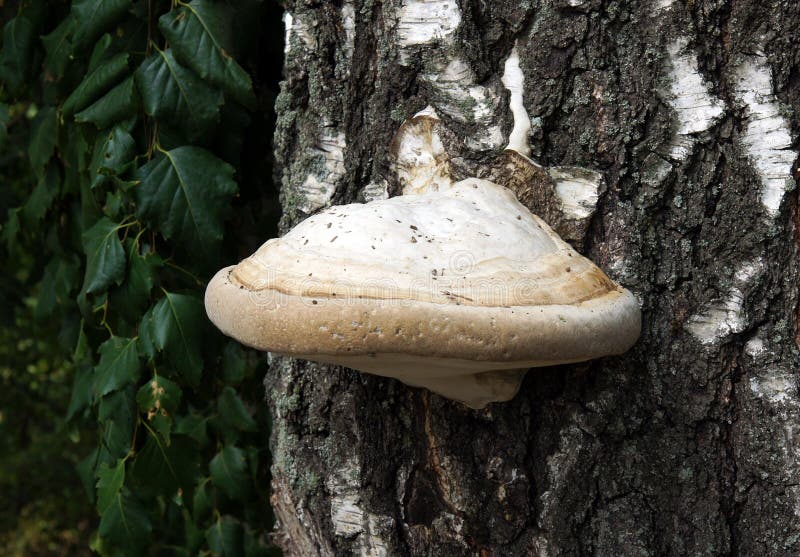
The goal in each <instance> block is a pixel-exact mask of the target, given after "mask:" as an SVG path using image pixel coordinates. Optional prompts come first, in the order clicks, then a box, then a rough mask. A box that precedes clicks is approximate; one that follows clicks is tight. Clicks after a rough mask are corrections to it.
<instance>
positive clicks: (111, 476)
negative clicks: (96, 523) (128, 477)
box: [97, 459, 125, 514]
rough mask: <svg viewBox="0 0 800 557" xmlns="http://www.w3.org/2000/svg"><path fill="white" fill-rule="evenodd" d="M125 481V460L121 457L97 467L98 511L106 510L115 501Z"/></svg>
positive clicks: (101, 512)
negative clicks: (111, 463) (112, 464)
mask: <svg viewBox="0 0 800 557" xmlns="http://www.w3.org/2000/svg"><path fill="white" fill-rule="evenodd" d="M123 483H125V460H124V459H120V460H118V461H117V462H116V464H114V466H109V465H108V464H107V463H105V462H104V463H102V464H101V465H100V466H98V467H97V511H98V512H99V513H100V514H103V513H104V512H106V509H107V508H108V506H109V505H110V504H111V503H113V502H114V500H115V499H116V497H117V495H119V492H120V491H121V490H122V484H123Z"/></svg>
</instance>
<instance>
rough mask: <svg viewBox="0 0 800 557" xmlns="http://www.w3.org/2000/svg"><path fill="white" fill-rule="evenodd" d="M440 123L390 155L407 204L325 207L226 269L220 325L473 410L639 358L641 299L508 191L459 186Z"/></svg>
mask: <svg viewBox="0 0 800 557" xmlns="http://www.w3.org/2000/svg"><path fill="white" fill-rule="evenodd" d="M435 124H436V118H435V117H433V116H430V115H419V116H417V117H415V118H413V119H412V120H410V121H409V122H407V123H406V124H404V126H403V127H402V128H401V130H400V131H399V132H398V136H397V137H396V138H395V141H394V142H393V146H392V149H393V153H394V167H395V169H396V171H397V173H398V178H399V182H400V184H401V185H402V186H403V195H401V196H397V197H392V198H389V199H382V200H376V201H371V202H369V203H364V204H351V205H340V206H333V207H330V208H328V209H326V210H324V211H321V212H319V213H317V214H315V215H312V216H310V217H308V218H307V219H306V220H304V221H303V222H301V223H299V224H298V225H297V226H295V227H294V228H293V229H292V230H291V231H289V232H288V233H287V234H286V235H285V236H283V237H282V238H278V239H272V240H269V241H268V242H266V243H265V244H264V245H262V246H261V248H259V249H258V250H257V251H256V252H255V253H254V254H253V255H252V256H250V257H248V258H247V259H245V260H244V261H242V262H240V263H239V264H238V265H235V266H232V267H227V268H225V269H222V270H221V271H219V272H218V273H217V274H216V276H214V278H213V279H212V280H211V282H210V284H209V285H208V288H207V290H206V299H205V303H206V310H207V312H208V315H209V317H210V318H211V320H212V321H213V322H214V324H215V325H216V326H217V327H218V328H219V329H220V330H221V331H222V332H224V333H225V334H227V335H229V336H232V337H233V338H235V339H237V340H239V341H240V342H242V343H244V344H247V345H249V346H252V347H255V348H259V349H262V350H268V351H270V352H275V353H279V354H284V355H290V356H295V357H299V358H305V359H308V360H313V361H317V362H322V363H330V364H339V365H344V366H347V367H350V368H353V369H356V370H360V371H363V372H367V373H372V374H376V375H382V376H388V377H394V378H397V379H399V380H401V381H403V382H404V383H407V384H409V385H412V386H417V387H425V388H427V389H429V390H431V391H434V392H436V393H439V394H441V395H443V396H445V397H448V398H451V399H455V400H458V401H461V402H463V403H464V404H466V405H468V406H470V407H473V408H482V407H484V406H485V405H486V404H487V403H489V402H494V401H504V400H509V399H511V398H512V397H513V396H514V395H515V394H516V392H517V390H518V389H519V386H520V384H521V382H522V379H523V376H524V373H525V371H526V370H527V369H528V368H530V367H537V366H549V365H554V364H563V363H572V362H579V361H584V360H589V359H592V358H597V357H600V356H606V355H611V354H619V353H622V352H624V351H625V350H627V349H628V348H630V347H631V345H632V344H633V343H634V342H635V341H636V339H637V337H638V336H639V331H640V312H639V306H638V303H637V301H636V299H635V298H634V296H633V295H632V294H631V293H630V292H628V291H627V290H625V289H623V288H621V287H620V286H618V285H617V284H615V283H614V282H613V281H611V279H609V278H608V277H607V276H606V275H605V274H604V273H603V272H602V271H601V270H600V269H599V268H598V267H596V266H595V265H594V264H593V263H592V262H591V261H589V260H588V259H586V258H585V257H583V256H581V255H580V254H579V253H577V252H576V251H575V250H574V249H573V248H572V247H571V246H570V245H569V244H567V243H566V242H565V241H563V240H562V239H561V238H560V237H559V236H558V235H557V234H556V233H555V232H554V231H553V230H552V229H551V228H550V227H549V226H548V225H547V224H546V223H545V222H544V221H543V220H542V219H540V218H539V217H537V216H536V215H534V214H532V213H531V212H530V211H529V210H528V209H526V207H525V206H523V205H522V204H521V203H520V202H519V201H518V200H517V198H516V196H515V195H514V193H513V192H512V191H511V190H510V189H509V188H506V187H505V186H504V185H501V184H498V183H495V182H493V181H489V180H486V179H481V178H474V177H473V178H467V179H464V180H459V181H453V180H452V178H451V170H450V167H449V163H448V160H447V156H446V153H445V150H444V148H443V147H442V146H441V144H440V139H439V138H438V137H435V135H436V134H435ZM525 158H526V159H527V157H525Z"/></svg>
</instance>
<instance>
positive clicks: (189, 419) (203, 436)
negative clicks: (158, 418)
mask: <svg viewBox="0 0 800 557" xmlns="http://www.w3.org/2000/svg"><path fill="white" fill-rule="evenodd" d="M176 421H177V423H176V424H175V432H176V433H185V434H186V435H188V436H189V437H191V438H192V439H194V440H195V441H197V444H198V445H200V446H201V447H205V446H206V445H207V444H208V434H207V433H206V424H207V423H208V418H204V417H203V416H201V415H199V414H196V413H189V414H185V415H183V416H178V418H177V420H176Z"/></svg>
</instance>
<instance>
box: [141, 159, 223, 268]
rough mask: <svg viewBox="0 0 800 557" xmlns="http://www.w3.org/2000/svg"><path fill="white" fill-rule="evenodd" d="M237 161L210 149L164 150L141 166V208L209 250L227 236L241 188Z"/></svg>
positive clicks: (199, 249)
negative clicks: (226, 226)
mask: <svg viewBox="0 0 800 557" xmlns="http://www.w3.org/2000/svg"><path fill="white" fill-rule="evenodd" d="M233 172H234V170H233V167H232V166H230V165H229V164H227V163H226V162H224V161H222V160H220V159H218V158H217V157H215V156H214V155H212V154H211V153H209V152H208V151H206V150H205V149H200V148H198V147H178V148H177V149H173V150H171V151H164V152H162V153H161V154H160V155H159V156H158V157H156V158H154V159H153V160H151V161H150V162H148V163H147V164H146V165H144V166H143V167H141V168H139V169H138V171H137V173H136V174H137V177H138V178H139V180H141V184H140V185H139V187H138V188H137V190H136V194H137V200H138V203H139V214H140V215H141V216H142V217H143V218H144V219H146V220H149V221H151V222H155V223H156V224H157V225H158V228H159V230H161V233H162V234H163V235H164V237H165V238H167V239H173V238H174V239H175V240H176V241H177V242H178V243H180V244H181V245H182V246H184V247H186V248H187V249H188V250H190V252H191V253H192V254H196V255H203V254H204V253H208V251H209V250H211V249H213V246H214V245H215V244H216V243H217V242H218V241H219V240H220V239H221V238H222V223H223V221H224V219H225V216H226V215H227V213H228V211H229V209H230V199H231V197H233V195H234V194H235V193H236V182H234V181H233Z"/></svg>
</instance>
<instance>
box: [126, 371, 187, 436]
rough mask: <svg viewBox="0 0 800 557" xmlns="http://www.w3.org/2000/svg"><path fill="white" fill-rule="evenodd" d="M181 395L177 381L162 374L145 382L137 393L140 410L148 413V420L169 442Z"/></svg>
mask: <svg viewBox="0 0 800 557" xmlns="http://www.w3.org/2000/svg"><path fill="white" fill-rule="evenodd" d="M181 395H182V393H181V389H180V387H179V386H178V384H177V383H174V382H172V381H170V380H169V379H167V378H166V377H160V376H156V377H153V379H151V380H150V381H148V382H147V383H145V384H144V385H143V386H142V388H141V389H139V393H138V394H137V395H136V402H138V403H139V410H140V411H141V412H144V413H145V414H146V415H147V421H148V422H150V424H151V426H152V427H153V429H155V430H156V431H158V432H159V433H160V434H161V435H163V437H164V439H166V440H167V442H169V440H170V436H169V434H170V429H171V428H172V421H173V419H174V416H175V412H176V411H177V409H178V405H179V404H180V402H181Z"/></svg>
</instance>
